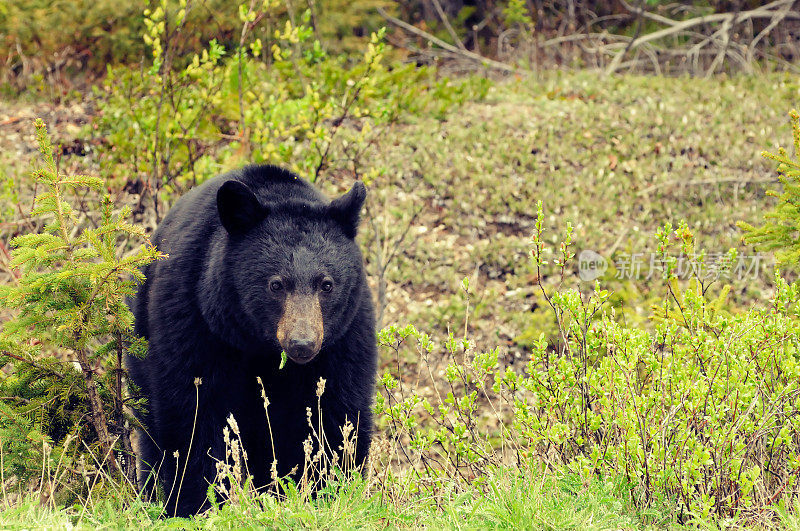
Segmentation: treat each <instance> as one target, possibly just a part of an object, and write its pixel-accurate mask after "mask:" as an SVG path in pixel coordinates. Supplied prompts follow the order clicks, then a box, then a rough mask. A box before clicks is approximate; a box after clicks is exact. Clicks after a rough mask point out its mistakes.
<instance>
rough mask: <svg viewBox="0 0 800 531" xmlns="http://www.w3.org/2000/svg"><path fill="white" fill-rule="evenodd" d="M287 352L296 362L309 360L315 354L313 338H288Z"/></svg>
mask: <svg viewBox="0 0 800 531" xmlns="http://www.w3.org/2000/svg"><path fill="white" fill-rule="evenodd" d="M287 346H288V347H289V348H288V349H287V352H286V353H287V354H288V355H289V356H290V357H291V358H292V359H293V360H295V361H297V362H300V363H302V362H307V361H311V358H313V357H314V355H315V354H316V352H315V350H316V349H315V348H314V347H315V344H314V340H313V339H310V338H305V337H301V338H292V339H290V340H289V345H287Z"/></svg>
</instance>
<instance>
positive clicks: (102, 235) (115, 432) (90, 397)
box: [0, 119, 161, 481]
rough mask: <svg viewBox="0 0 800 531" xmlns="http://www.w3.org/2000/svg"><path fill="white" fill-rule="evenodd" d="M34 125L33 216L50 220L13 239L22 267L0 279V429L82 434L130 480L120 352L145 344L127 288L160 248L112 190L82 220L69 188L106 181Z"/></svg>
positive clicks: (3, 434) (51, 438)
mask: <svg viewBox="0 0 800 531" xmlns="http://www.w3.org/2000/svg"><path fill="white" fill-rule="evenodd" d="M34 125H35V127H36V137H37V140H38V144H39V151H40V153H41V157H42V160H43V163H44V164H43V165H42V167H41V168H39V169H36V170H35V171H34V172H33V176H34V178H35V180H36V182H37V184H38V186H39V189H40V190H41V189H44V192H43V193H39V195H37V196H36V199H35V206H34V210H33V212H32V213H31V217H38V218H41V219H42V220H43V221H44V227H43V229H42V230H41V231H39V232H37V233H31V234H23V235H21V236H17V237H16V238H14V239H13V240H12V241H11V245H12V247H13V248H14V250H13V253H12V262H11V266H12V267H13V268H14V269H15V270H17V271H18V273H19V277H18V278H17V279H16V283H15V284H10V285H6V286H2V287H0V304H2V306H3V307H4V308H7V309H10V310H12V311H13V313H14V317H13V318H12V319H11V320H9V321H7V322H5V323H3V329H2V331H0V364H2V365H3V366H5V370H4V371H3V372H2V373H0V395H2V396H3V400H0V412H2V413H3V414H2V415H0V438H4V439H6V440H12V439H9V437H14V436H15V435H17V436H20V435H21V436H22V437H21V438H22V440H24V439H25V438H26V437H27V435H28V434H29V433H38V434H40V435H41V439H42V440H43V441H45V442H47V443H48V444H51V445H54V446H55V447H58V446H60V445H61V444H62V443H63V442H64V440H65V439H66V437H70V438H74V437H77V438H78V440H79V443H78V446H76V448H79V449H81V450H82V449H84V448H87V447H88V448H91V449H92V450H93V451H96V450H100V454H101V455H100V457H99V461H98V462H100V463H105V464H106V466H107V468H108V469H109V470H110V471H112V472H117V471H119V470H120V469H121V470H122V471H123V472H124V474H125V475H126V476H127V477H128V478H130V479H131V480H132V481H133V480H135V467H134V466H133V459H124V460H123V463H122V464H121V465H120V464H119V463H118V462H117V458H116V456H115V450H117V451H120V452H123V455H125V454H127V455H131V444H130V438H129V431H130V430H129V429H128V428H127V427H126V421H127V420H128V419H127V418H126V416H125V415H124V410H123V401H124V399H125V397H124V396H123V392H124V391H123V368H122V359H123V356H124V354H125V352H126V351H130V352H133V353H138V352H143V351H144V345H143V344H142V342H141V341H140V340H137V339H136V338H135V337H134V336H133V315H132V314H131V312H130V310H129V309H128V308H127V306H126V304H125V298H126V297H127V296H129V295H132V294H133V293H134V291H135V285H136V282H137V281H141V280H143V275H142V273H141V271H140V268H141V267H142V266H144V265H145V264H148V263H150V262H152V261H153V260H155V259H157V258H159V257H160V256H161V255H160V253H159V252H158V251H157V250H156V248H155V247H154V246H152V245H151V244H150V243H149V241H148V239H147V237H146V235H145V232H144V229H143V228H142V227H138V226H134V225H131V224H129V223H128V222H126V221H125V220H126V219H127V218H128V217H129V215H130V212H129V210H128V209H127V208H123V209H122V211H121V212H119V213H118V214H116V215H115V214H114V213H113V204H112V202H111V199H110V198H109V197H108V196H107V195H106V196H105V197H103V198H102V200H101V201H100V219H99V221H98V223H97V226H96V227H95V228H85V227H83V226H82V224H81V221H80V220H79V219H78V216H77V215H76V212H75V210H73V208H72V206H71V205H70V203H69V201H68V200H67V198H68V194H69V193H71V191H73V190H76V189H87V188H88V189H91V190H102V188H103V181H102V179H100V178H97V177H90V176H85V175H77V176H67V175H64V174H62V173H61V172H60V171H59V168H58V164H57V162H56V160H55V158H54V155H53V147H52V145H51V143H50V139H49V137H48V135H47V130H46V128H45V125H44V123H43V122H42V121H41V120H38V119H37V120H36V121H35V123H34ZM123 238H124V239H125V240H126V241H139V242H142V243H141V245H139V246H138V247H136V248H134V249H131V250H126V249H124V248H120V245H119V244H118V242H120V240H121V239H123ZM9 364H10V367H9ZM9 368H10V370H9ZM25 430H29V431H25ZM30 430H32V431H30ZM13 440H17V439H13ZM83 443H85V445H84V444H83ZM43 446H44V445H43ZM87 462H89V463H91V462H93V461H92V459H88V460H87ZM29 464H30V463H29ZM16 465H18V467H22V468H24V463H16ZM39 466H41V462H40V463H39ZM17 472H20V470H17Z"/></svg>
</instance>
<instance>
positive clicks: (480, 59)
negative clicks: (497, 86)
mask: <svg viewBox="0 0 800 531" xmlns="http://www.w3.org/2000/svg"><path fill="white" fill-rule="evenodd" d="M377 9H378V13H379V14H380V16H382V17H383V18H384V19H386V21H388V22H391V23H392V24H394V25H395V26H398V27H400V28H403V29H404V30H406V31H409V32H411V33H413V34H415V35H418V36H420V37H422V38H423V39H426V40H427V41H429V42H432V43H434V44H436V45H438V46H440V47H442V48H444V49H445V50H447V51H449V52H452V53H454V54H457V55H460V56H462V57H466V58H467V59H471V60H473V61H478V62H480V63H481V64H483V65H485V66H489V67H492V68H495V69H497V70H502V71H504V72H514V73H517V72H519V71H520V70H519V69H518V68H516V67H513V66H511V65H507V64H505V63H501V62H500V61H495V60H494V59H488V58H486V57H483V56H482V55H478V54H476V53H473V52H470V51H468V50H460V49H458V48H456V47H455V46H453V45H452V44H448V43H446V42H444V41H443V40H441V39H439V38H437V37H434V36H433V35H431V34H430V33H428V32H426V31H422V30H421V29H419V28H417V27H416V26H412V25H411V24H408V23H407V22H403V21H402V20H400V19H398V18H395V17H393V16H391V15H389V14H388V13H387V12H386V11H384V10H383V8H381V7H378V8H377Z"/></svg>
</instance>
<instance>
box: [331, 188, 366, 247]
mask: <svg viewBox="0 0 800 531" xmlns="http://www.w3.org/2000/svg"><path fill="white" fill-rule="evenodd" d="M366 198H367V189H366V187H365V186H364V183H362V182H361V181H356V182H355V184H353V187H352V188H351V189H350V191H349V192H347V193H346V194H344V195H343V196H341V197H337V198H336V199H334V200H333V201H331V204H330V206H328V214H329V215H330V217H331V218H333V219H334V220H335V221H336V222H337V223H339V225H341V226H342V230H344V233H345V235H346V236H347V237H348V238H355V237H356V232H357V231H358V219H359V216H360V214H361V207H362V206H363V205H364V199H366Z"/></svg>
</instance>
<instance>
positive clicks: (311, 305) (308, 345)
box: [277, 294, 324, 365]
mask: <svg viewBox="0 0 800 531" xmlns="http://www.w3.org/2000/svg"><path fill="white" fill-rule="evenodd" d="M323 335H324V328H323V324H322V310H321V308H320V305H319V298H318V297H317V296H316V295H311V294H309V295H304V294H289V295H288V296H287V297H286V299H285V302H284V307H283V314H282V315H281V320H280V321H279V322H278V333H277V336H278V342H279V343H280V344H281V348H283V350H284V352H286V355H287V356H288V357H289V358H290V359H291V360H292V361H294V362H295V363H298V364H300V365H304V364H306V363H308V362H310V361H311V360H313V359H314V358H315V357H316V356H317V354H319V349H320V348H321V347H322V338H323Z"/></svg>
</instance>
